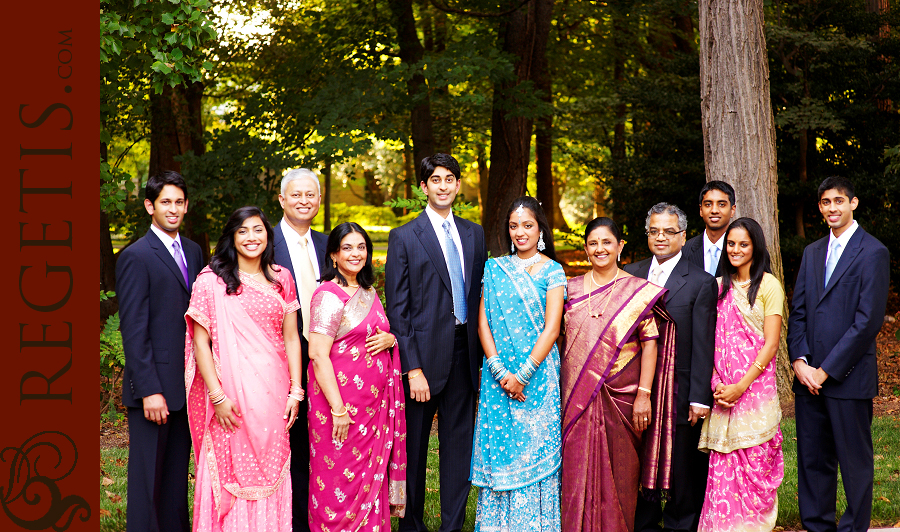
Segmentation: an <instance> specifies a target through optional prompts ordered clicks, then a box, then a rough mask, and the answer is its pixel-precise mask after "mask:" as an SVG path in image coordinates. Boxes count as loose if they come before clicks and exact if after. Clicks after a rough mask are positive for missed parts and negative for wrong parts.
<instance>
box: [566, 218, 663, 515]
mask: <svg viewBox="0 0 900 532" xmlns="http://www.w3.org/2000/svg"><path fill="white" fill-rule="evenodd" d="M624 245H625V242H624V241H623V240H622V236H621V233H620V232H619V228H618V226H617V225H616V224H615V222H613V221H612V220H611V219H609V218H596V219H594V220H592V221H591V222H589V223H588V225H587V228H586V231H585V246H584V250H585V253H587V257H588V261H589V262H590V263H591V271H589V272H588V273H586V274H585V275H583V276H581V277H574V278H572V279H569V284H568V290H567V291H568V294H569V300H568V301H567V302H566V305H565V322H566V327H565V336H566V348H565V353H564V355H563V358H562V373H561V387H562V405H563V406H562V408H563V415H562V418H563V421H562V423H563V428H562V430H563V433H562V455H563V456H562V459H563V464H562V497H561V502H562V504H561V507H562V529H563V530H566V531H575V530H590V531H598V530H599V531H604V532H608V531H622V532H626V531H628V532H630V531H631V530H633V529H634V511H635V505H636V501H637V492H638V489H639V488H643V489H644V490H647V491H656V492H658V491H661V490H665V489H667V488H668V487H669V475H670V472H671V455H672V431H673V429H674V423H675V420H674V401H673V392H674V389H673V386H674V384H675V380H674V374H675V356H674V354H675V353H674V345H675V325H674V322H673V321H672V319H671V318H670V317H669V315H668V313H666V311H665V307H664V305H663V301H664V298H663V294H665V289H664V288H660V287H658V286H656V285H653V284H651V283H649V282H647V281H646V280H644V279H639V278H637V277H632V276H631V275H629V274H627V273H625V272H624V271H622V270H620V269H619V267H618V264H617V262H616V260H617V259H616V258H617V256H618V255H619V254H620V253H621V252H622V248H623V247H624Z"/></svg>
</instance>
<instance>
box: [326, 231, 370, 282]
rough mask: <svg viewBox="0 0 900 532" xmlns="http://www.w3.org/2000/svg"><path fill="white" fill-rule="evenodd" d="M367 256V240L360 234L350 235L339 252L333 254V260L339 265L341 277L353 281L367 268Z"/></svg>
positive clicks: (342, 242) (342, 240)
mask: <svg viewBox="0 0 900 532" xmlns="http://www.w3.org/2000/svg"><path fill="white" fill-rule="evenodd" d="M367 256H368V250H366V239H365V238H363V236H362V235H361V234H359V233H348V234H347V236H345V237H344V238H342V239H341V245H340V247H339V248H338V250H337V252H336V253H332V254H331V260H333V261H334V262H336V263H337V269H338V271H339V272H340V273H341V275H343V276H344V278H345V279H348V280H351V279H355V278H356V274H358V273H359V272H360V270H362V269H363V268H364V267H365V265H366V258H367Z"/></svg>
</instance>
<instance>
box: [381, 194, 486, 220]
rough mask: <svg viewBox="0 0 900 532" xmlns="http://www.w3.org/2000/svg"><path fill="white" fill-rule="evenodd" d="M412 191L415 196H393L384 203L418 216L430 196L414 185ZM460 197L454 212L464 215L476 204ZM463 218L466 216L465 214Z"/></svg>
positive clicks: (455, 204)
mask: <svg viewBox="0 0 900 532" xmlns="http://www.w3.org/2000/svg"><path fill="white" fill-rule="evenodd" d="M412 191H413V195H415V197H414V198H409V199H407V198H391V199H389V200H388V201H386V202H384V204H385V205H387V206H388V207H391V208H393V209H406V210H409V211H414V212H415V213H416V216H418V213H419V212H420V211H423V210H425V206H426V205H428V196H426V195H425V193H424V192H422V189H421V188H418V187H413V189H412ZM460 199H461V201H456V202H454V203H453V212H454V214H456V215H457V216H463V213H465V212H466V211H470V210H472V209H474V208H475V206H474V205H472V204H471V203H469V202H467V201H465V198H460ZM463 218H465V216H463ZM473 221H475V220H473Z"/></svg>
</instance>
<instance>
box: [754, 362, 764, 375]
mask: <svg viewBox="0 0 900 532" xmlns="http://www.w3.org/2000/svg"><path fill="white" fill-rule="evenodd" d="M753 365H754V366H756V369H758V370H759V372H760V373H765V372H766V368H764V367H763V366H762V364H760V363H759V362H757V361H755V360H754V361H753Z"/></svg>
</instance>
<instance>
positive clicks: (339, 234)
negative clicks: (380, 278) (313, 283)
mask: <svg viewBox="0 0 900 532" xmlns="http://www.w3.org/2000/svg"><path fill="white" fill-rule="evenodd" d="M350 233H359V234H361V235H362V237H363V240H365V241H366V265H365V266H363V268H362V270H360V271H359V273H357V274H356V282H357V283H358V284H359V286H361V287H362V288H369V287H371V286H372V284H373V283H375V272H374V270H373V269H372V239H370V238H369V234H368V233H366V230H365V229H363V228H362V227H361V226H360V225H359V224H357V223H355V222H344V223H342V224H340V225H338V226H337V227H335V228H334V229H332V230H331V234H329V235H328V243H327V244H325V269H324V270H322V279H321V280H322V281H330V280H332V279H335V278H336V279H337V280H338V283H340V284H341V286H347V279H345V278H344V276H343V275H341V272H340V271H338V269H337V266H336V265H335V264H334V260H332V258H331V254H332V253H337V252H338V250H340V248H341V241H342V240H343V239H344V237H345V236H347V235H349V234H350Z"/></svg>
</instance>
